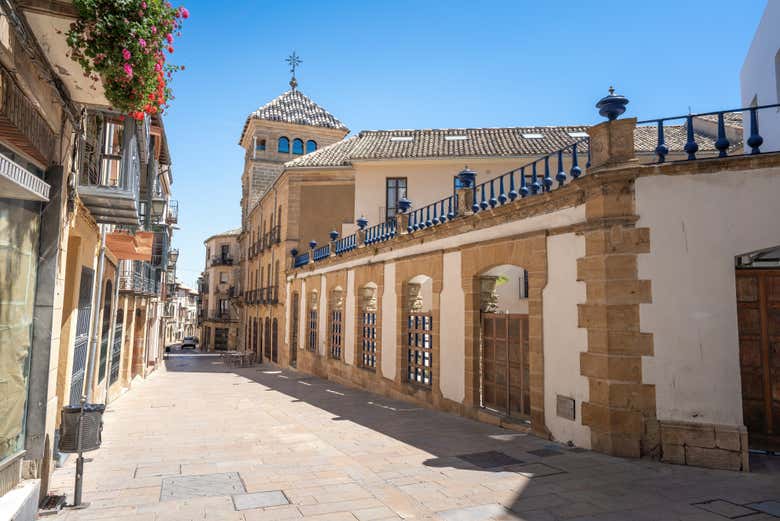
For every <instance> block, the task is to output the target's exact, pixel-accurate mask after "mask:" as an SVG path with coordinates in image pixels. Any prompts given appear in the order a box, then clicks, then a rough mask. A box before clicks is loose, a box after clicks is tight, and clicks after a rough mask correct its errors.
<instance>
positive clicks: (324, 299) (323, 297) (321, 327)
mask: <svg viewBox="0 0 780 521" xmlns="http://www.w3.org/2000/svg"><path fill="white" fill-rule="evenodd" d="M326 282H327V281H326V279H325V277H320V305H319V321H318V322H317V328H318V331H317V336H318V337H319V343H318V346H317V350H318V351H319V353H320V356H325V350H326V346H327V345H328V344H329V343H330V341H329V340H328V324H329V323H330V306H328V288H327V285H326Z"/></svg>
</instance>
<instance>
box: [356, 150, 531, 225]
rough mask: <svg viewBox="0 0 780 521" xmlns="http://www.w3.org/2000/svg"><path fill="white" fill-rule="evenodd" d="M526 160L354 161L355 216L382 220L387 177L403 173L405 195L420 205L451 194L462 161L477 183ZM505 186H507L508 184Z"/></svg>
mask: <svg viewBox="0 0 780 521" xmlns="http://www.w3.org/2000/svg"><path fill="white" fill-rule="evenodd" d="M528 161H529V158H521V157H512V158H505V159H501V158H495V157H493V158H469V159H466V158H463V159H424V160H404V161H363V162H354V168H355V217H356V218H357V217H359V216H361V215H364V216H365V217H366V218H367V219H368V221H369V224H376V223H379V222H384V220H385V219H384V213H382V212H383V209H384V208H385V206H386V205H387V201H386V183H385V180H386V179H387V178H388V177H406V178H407V191H408V194H407V197H408V198H409V199H410V200H411V201H412V203H413V207H420V206H424V205H427V204H429V203H433V202H434V201H436V200H438V199H443V198H444V197H447V196H449V195H452V193H453V178H454V177H455V176H456V175H457V174H458V172H460V171H461V170H463V168H464V167H465V166H466V165H468V167H469V168H470V169H472V170H474V171H475V172H477V182H478V183H481V182H482V181H486V180H488V179H491V178H493V177H496V176H498V175H501V174H503V173H505V172H508V171H509V170H512V169H513V168H517V167H518V166H519V165H522V164H525V163H527V162H528ZM496 188H498V187H496ZM505 188H506V190H507V191H508V190H509V187H508V186H507V187H505ZM345 231H346V230H345Z"/></svg>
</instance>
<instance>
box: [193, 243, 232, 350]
mask: <svg viewBox="0 0 780 521" xmlns="http://www.w3.org/2000/svg"><path fill="white" fill-rule="evenodd" d="M240 232H241V230H229V231H226V232H224V233H218V234H216V235H212V236H211V237H209V238H208V239H206V240H205V241H204V242H203V244H204V245H205V246H206V268H205V270H204V271H203V273H202V274H201V277H200V280H199V285H200V287H199V289H198V291H199V294H200V299H201V300H200V303H199V308H198V313H199V316H198V322H199V327H200V348H201V349H203V350H207V351H232V350H236V349H238V347H239V340H240V338H239V334H238V333H239V323H238V321H239V308H238V306H237V305H236V304H235V300H236V298H237V297H238V295H239V292H240V273H239V270H240V266H239V259H240V250H239V243H238V237H239V234H240Z"/></svg>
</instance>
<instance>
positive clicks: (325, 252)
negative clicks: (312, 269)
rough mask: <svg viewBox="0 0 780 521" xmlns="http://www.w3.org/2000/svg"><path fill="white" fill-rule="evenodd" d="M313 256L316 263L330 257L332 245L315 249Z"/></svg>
mask: <svg viewBox="0 0 780 521" xmlns="http://www.w3.org/2000/svg"><path fill="white" fill-rule="evenodd" d="M313 256H314V262H317V261H321V260H322V259H327V258H328V257H330V244H326V245H325V246H320V247H319V248H317V249H315V250H314V252H313Z"/></svg>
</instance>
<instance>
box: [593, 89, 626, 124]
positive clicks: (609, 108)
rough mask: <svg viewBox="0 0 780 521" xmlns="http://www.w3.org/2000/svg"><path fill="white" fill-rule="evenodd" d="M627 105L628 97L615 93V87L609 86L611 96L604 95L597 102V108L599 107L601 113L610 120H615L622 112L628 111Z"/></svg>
mask: <svg viewBox="0 0 780 521" xmlns="http://www.w3.org/2000/svg"><path fill="white" fill-rule="evenodd" d="M626 105H628V98H626V97H625V96H621V95H620V94H617V95H616V94H615V88H614V87H612V86H610V87H609V96H604V97H603V98H601V99H600V100H599V101H598V102H597V103H596V108H597V109H599V114H600V115H602V116H604V117H605V118H607V120H609V121H614V120H615V119H617V118H618V116H620V115H621V114H623V113H624V112H625V111H626Z"/></svg>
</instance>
